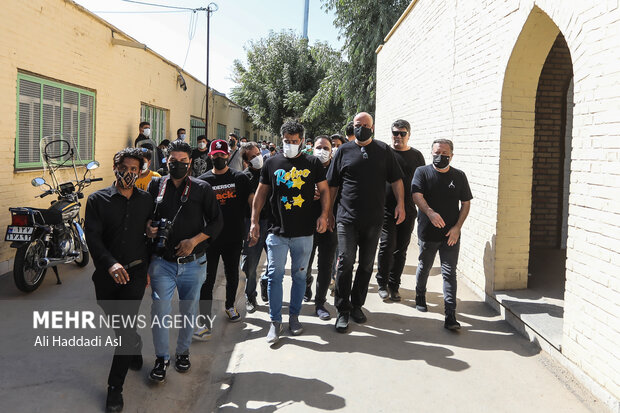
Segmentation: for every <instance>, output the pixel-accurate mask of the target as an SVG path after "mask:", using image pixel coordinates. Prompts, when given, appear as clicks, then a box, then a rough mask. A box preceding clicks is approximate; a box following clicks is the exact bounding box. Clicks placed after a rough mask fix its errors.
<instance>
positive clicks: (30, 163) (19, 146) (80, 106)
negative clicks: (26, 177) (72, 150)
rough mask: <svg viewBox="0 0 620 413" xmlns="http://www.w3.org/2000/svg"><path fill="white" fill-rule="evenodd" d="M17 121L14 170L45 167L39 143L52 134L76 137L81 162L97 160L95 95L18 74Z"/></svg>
mask: <svg viewBox="0 0 620 413" xmlns="http://www.w3.org/2000/svg"><path fill="white" fill-rule="evenodd" d="M17 119H18V122H17V137H16V140H17V142H16V144H15V169H34V168H40V167H42V163H41V154H40V148H39V142H40V141H41V139H42V138H44V137H46V136H50V135H59V134H63V135H64V136H65V137H71V138H73V140H74V142H75V143H76V144H77V146H78V148H77V149H78V153H79V161H81V162H82V163H86V162H89V161H92V160H93V159H94V140H95V93H94V92H91V91H89V90H86V89H81V88H78V87H75V86H70V85H67V84H63V83H60V82H55V81H52V80H48V79H43V78H39V77H36V76H33V75H27V74H24V73H18V75H17Z"/></svg>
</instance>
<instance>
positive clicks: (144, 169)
mask: <svg viewBox="0 0 620 413" xmlns="http://www.w3.org/2000/svg"><path fill="white" fill-rule="evenodd" d="M148 170H149V164H148V163H146V162H144V165H142V172H146V171H148Z"/></svg>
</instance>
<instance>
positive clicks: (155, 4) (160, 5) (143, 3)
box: [122, 0, 206, 11]
mask: <svg viewBox="0 0 620 413" xmlns="http://www.w3.org/2000/svg"><path fill="white" fill-rule="evenodd" d="M122 1H124V2H126V3H134V4H142V5H144V6H153V7H164V8H166V9H176V10H191V11H204V10H206V9H205V8H204V7H200V8H196V9H192V8H190V7H178V6H167V5H165V4H157V3H147V2H144V1H136V0H122Z"/></svg>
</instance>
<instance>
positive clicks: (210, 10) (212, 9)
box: [205, 3, 218, 139]
mask: <svg viewBox="0 0 620 413" xmlns="http://www.w3.org/2000/svg"><path fill="white" fill-rule="evenodd" d="M217 9H218V7H217V4H215V3H209V4H208V5H207V8H206V11H207V79H206V82H205V136H206V137H207V139H209V29H210V27H209V26H210V23H211V13H214V12H216V11H217Z"/></svg>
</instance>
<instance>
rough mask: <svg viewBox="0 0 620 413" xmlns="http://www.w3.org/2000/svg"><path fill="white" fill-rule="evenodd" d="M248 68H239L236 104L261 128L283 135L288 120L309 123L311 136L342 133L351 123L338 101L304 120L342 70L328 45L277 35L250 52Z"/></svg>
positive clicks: (318, 107)
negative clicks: (323, 88) (325, 85)
mask: <svg viewBox="0 0 620 413" xmlns="http://www.w3.org/2000/svg"><path fill="white" fill-rule="evenodd" d="M246 52H247V66H244V65H243V63H242V62H241V61H239V60H235V62H234V65H233V80H234V81H235V82H236V83H237V86H235V87H234V88H233V89H232V92H231V95H232V97H233V99H234V100H235V101H236V102H237V103H238V104H240V105H242V106H244V107H246V108H247V109H248V112H249V114H250V116H251V118H252V121H253V123H254V125H255V126H257V127H260V128H262V129H267V130H270V131H271V132H273V133H275V134H278V133H279V132H280V126H281V125H282V123H283V122H284V120H285V119H287V118H295V119H299V120H301V121H302V122H303V123H304V126H305V127H306V130H307V134H308V136H316V135H317V134H320V133H331V132H332V131H335V130H338V129H339V128H340V126H341V125H342V122H343V121H344V119H345V117H344V115H343V111H342V103H341V102H340V101H339V100H338V99H326V100H324V101H323V102H322V104H321V105H315V106H313V108H312V110H311V111H309V112H308V113H309V114H310V115H311V116H304V114H305V112H306V111H307V108H308V105H309V103H310V102H311V100H312V99H313V97H315V95H316V94H317V91H318V90H319V87H320V86H321V84H322V83H323V81H324V78H325V76H326V75H327V74H328V73H329V72H330V70H331V68H332V67H334V66H342V60H341V58H340V54H339V53H338V52H337V51H335V50H334V49H332V48H331V47H329V46H328V45H327V44H326V43H320V42H318V43H316V44H314V45H312V46H310V45H309V44H308V41H307V40H305V39H302V38H301V37H300V36H298V35H297V34H295V33H294V32H292V31H282V32H280V33H274V32H271V33H270V34H269V35H268V36H267V37H266V38H263V39H259V40H256V41H251V42H250V43H249V44H248V46H246Z"/></svg>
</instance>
